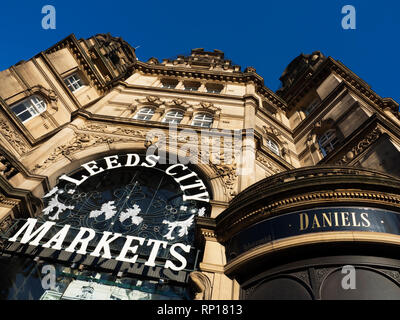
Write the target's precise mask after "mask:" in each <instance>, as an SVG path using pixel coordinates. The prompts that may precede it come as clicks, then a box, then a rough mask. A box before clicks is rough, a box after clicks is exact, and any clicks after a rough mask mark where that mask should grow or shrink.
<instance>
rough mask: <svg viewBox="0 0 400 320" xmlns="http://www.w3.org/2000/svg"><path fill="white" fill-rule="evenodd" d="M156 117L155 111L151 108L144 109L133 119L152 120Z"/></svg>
mask: <svg viewBox="0 0 400 320" xmlns="http://www.w3.org/2000/svg"><path fill="white" fill-rule="evenodd" d="M153 115H154V109H153V108H150V107H145V108H142V109H140V110H139V111H138V113H136V115H135V116H134V117H133V119H136V120H146V121H147V120H150V119H151V118H152V117H153Z"/></svg>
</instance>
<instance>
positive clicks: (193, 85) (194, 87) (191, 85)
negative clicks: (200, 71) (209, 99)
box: [184, 81, 200, 91]
mask: <svg viewBox="0 0 400 320" xmlns="http://www.w3.org/2000/svg"><path fill="white" fill-rule="evenodd" d="M184 85H185V90H186V91H198V90H199V88H200V83H199V82H194V81H186V82H185V83H184Z"/></svg>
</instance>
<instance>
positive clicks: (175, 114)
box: [162, 110, 183, 124]
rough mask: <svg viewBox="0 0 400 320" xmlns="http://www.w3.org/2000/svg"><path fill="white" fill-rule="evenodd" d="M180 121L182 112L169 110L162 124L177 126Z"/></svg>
mask: <svg viewBox="0 0 400 320" xmlns="http://www.w3.org/2000/svg"><path fill="white" fill-rule="evenodd" d="M182 119H183V112H182V111H179V110H171V111H168V112H167V114H166V115H165V117H164V119H163V121H162V122H165V123H175V124H179V123H181V121H182Z"/></svg>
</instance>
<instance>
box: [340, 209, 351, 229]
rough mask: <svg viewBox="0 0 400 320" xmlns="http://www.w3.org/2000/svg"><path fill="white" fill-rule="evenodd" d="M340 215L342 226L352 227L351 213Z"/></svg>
mask: <svg viewBox="0 0 400 320" xmlns="http://www.w3.org/2000/svg"><path fill="white" fill-rule="evenodd" d="M340 214H341V215H342V226H344V227H350V222H349V213H348V212H341V213H340Z"/></svg>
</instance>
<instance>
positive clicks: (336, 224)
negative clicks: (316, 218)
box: [333, 212, 339, 227]
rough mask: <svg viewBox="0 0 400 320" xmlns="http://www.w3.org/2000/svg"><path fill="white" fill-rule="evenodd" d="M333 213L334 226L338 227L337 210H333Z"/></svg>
mask: <svg viewBox="0 0 400 320" xmlns="http://www.w3.org/2000/svg"><path fill="white" fill-rule="evenodd" d="M333 214H334V215H335V227H339V222H338V213H337V212H334V213H333Z"/></svg>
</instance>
